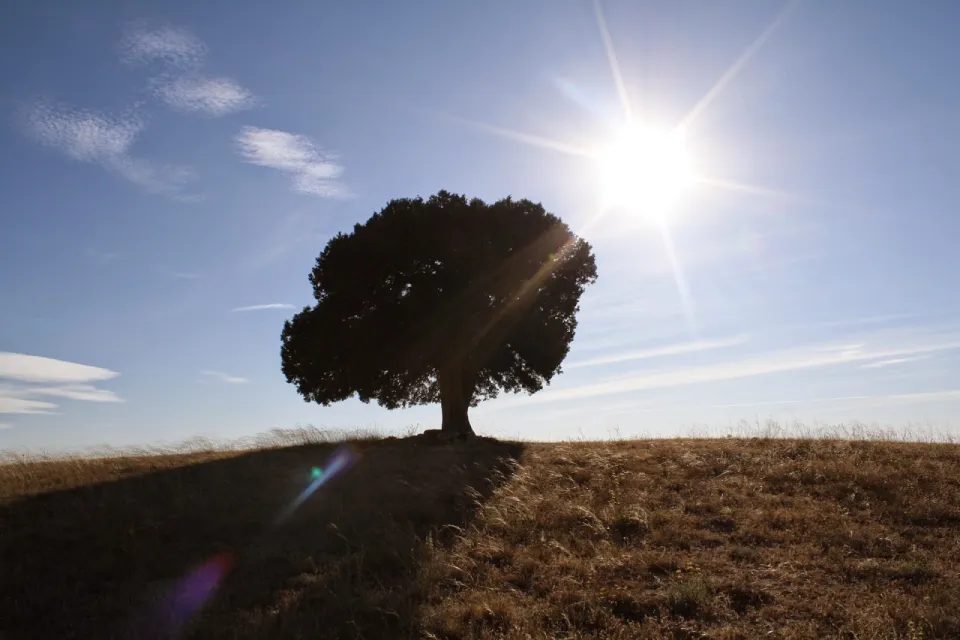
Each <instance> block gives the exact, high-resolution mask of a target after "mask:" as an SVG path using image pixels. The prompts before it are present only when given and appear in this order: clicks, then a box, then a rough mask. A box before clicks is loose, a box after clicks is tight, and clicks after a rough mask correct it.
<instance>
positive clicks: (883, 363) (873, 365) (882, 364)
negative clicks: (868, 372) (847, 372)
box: [862, 356, 927, 369]
mask: <svg viewBox="0 0 960 640" xmlns="http://www.w3.org/2000/svg"><path fill="white" fill-rule="evenodd" d="M926 358H927V356H909V357H906V358H892V359H890V360H879V361H877V362H868V363H867V364H865V365H863V367H862V368H864V369H883V368H886V367H892V366H893V365H896V364H904V363H906V362H916V361H917V360H925V359H926Z"/></svg>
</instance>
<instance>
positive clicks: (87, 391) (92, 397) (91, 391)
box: [22, 384, 123, 402]
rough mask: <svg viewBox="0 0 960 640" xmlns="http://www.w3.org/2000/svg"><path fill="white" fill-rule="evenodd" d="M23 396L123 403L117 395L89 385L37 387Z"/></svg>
mask: <svg viewBox="0 0 960 640" xmlns="http://www.w3.org/2000/svg"><path fill="white" fill-rule="evenodd" d="M22 393H23V395H30V396H55V397H58V398H68V399H70V400H84V401H86V402H123V400H121V399H120V397H119V396H117V394H115V393H114V392H113V391H108V390H107V389H98V388H97V387H94V386H93V385H89V384H75V385H66V386H62V387H37V388H32V389H24V390H23V391H22Z"/></svg>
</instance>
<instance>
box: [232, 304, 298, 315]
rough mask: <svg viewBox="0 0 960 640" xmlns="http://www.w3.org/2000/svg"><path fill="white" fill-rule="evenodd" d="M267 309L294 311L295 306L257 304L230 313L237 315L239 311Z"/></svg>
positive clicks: (238, 308)
mask: <svg viewBox="0 0 960 640" xmlns="http://www.w3.org/2000/svg"><path fill="white" fill-rule="evenodd" d="M267 309H293V305H292V304H286V303H282V302H271V303H270V304H255V305H251V306H249V307H237V308H236V309H231V310H230V312H231V313H237V312H238V311H265V310H267Z"/></svg>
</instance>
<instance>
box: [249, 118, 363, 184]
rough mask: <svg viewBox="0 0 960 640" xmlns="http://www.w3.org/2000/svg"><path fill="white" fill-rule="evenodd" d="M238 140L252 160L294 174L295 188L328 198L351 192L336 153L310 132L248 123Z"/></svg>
mask: <svg viewBox="0 0 960 640" xmlns="http://www.w3.org/2000/svg"><path fill="white" fill-rule="evenodd" d="M234 142H235V144H236V147H237V150H238V152H239V153H240V155H241V156H242V157H243V159H244V160H246V161H247V162H249V163H250V164H255V165H258V166H261V167H269V168H271V169H276V170H277V171H282V172H284V173H287V174H290V176H291V179H292V182H293V188H294V190H295V191H299V192H300V193H307V194H310V195H315V196H320V197H324V198H342V197H345V196H347V195H348V191H347V189H346V187H344V185H343V184H341V183H340V182H339V181H338V178H339V177H340V175H341V174H342V173H343V167H341V166H340V165H339V164H338V163H337V162H336V160H337V158H336V156H333V155H330V154H327V153H324V152H323V151H321V150H319V149H317V148H316V147H315V146H314V144H313V142H311V141H310V139H309V138H307V137H306V136H301V135H297V134H294V133H288V132H286V131H278V130H276V129H260V128H257V127H244V128H243V130H242V131H241V132H240V133H239V134H238V135H237V136H236V138H235V139H234Z"/></svg>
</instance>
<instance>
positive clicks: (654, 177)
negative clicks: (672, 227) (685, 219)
mask: <svg viewBox="0 0 960 640" xmlns="http://www.w3.org/2000/svg"><path fill="white" fill-rule="evenodd" d="M597 169H598V171H599V178H600V190H601V191H600V196H601V199H602V201H603V205H604V207H605V208H610V209H618V210H623V211H624V213H627V214H629V215H636V216H641V217H644V218H654V219H663V218H666V217H668V216H670V215H671V214H673V213H674V212H675V211H676V209H677V205H678V204H679V201H680V199H681V196H683V194H684V192H685V191H687V190H688V189H689V188H690V186H691V185H692V184H693V168H692V164H691V161H690V156H689V154H688V153H687V147H686V141H685V137H684V135H683V133H682V131H677V130H674V131H662V130H657V129H650V128H646V127H640V126H631V127H628V128H626V129H624V130H623V131H621V132H620V133H619V135H617V136H616V137H615V138H614V140H613V142H612V143H611V144H610V145H609V146H607V147H606V148H604V149H602V150H601V151H600V152H599V153H598V154H597Z"/></svg>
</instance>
